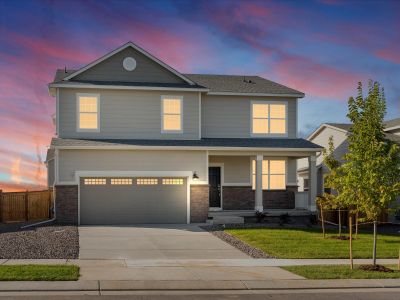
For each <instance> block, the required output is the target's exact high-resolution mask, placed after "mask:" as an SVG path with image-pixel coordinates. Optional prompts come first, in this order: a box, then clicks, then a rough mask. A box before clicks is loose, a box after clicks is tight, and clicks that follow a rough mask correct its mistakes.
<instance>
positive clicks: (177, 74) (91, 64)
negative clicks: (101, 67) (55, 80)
mask: <svg viewBox="0 0 400 300" xmlns="http://www.w3.org/2000/svg"><path fill="white" fill-rule="evenodd" d="M128 47H132V48H133V49H135V50H136V51H139V52H140V53H141V54H143V55H145V56H147V57H148V58H150V59H151V60H153V61H154V62H156V63H158V64H159V65H160V66H162V67H164V68H165V69H167V70H168V71H170V72H171V73H173V74H175V75H176V76H178V77H179V78H181V79H183V80H184V81H186V82H187V83H189V84H190V85H194V84H195V83H194V82H193V81H192V80H190V79H189V78H187V77H186V76H184V75H182V74H181V73H179V72H178V71H176V70H175V69H173V68H172V67H170V66H169V65H167V64H166V63H164V62H162V61H161V60H159V59H158V58H156V57H154V56H153V55H151V54H150V53H148V52H147V51H145V50H144V49H142V48H140V47H139V46H137V45H135V44H134V43H132V42H128V43H126V44H125V45H122V46H121V47H119V48H117V49H115V50H114V51H111V52H109V53H108V54H106V55H104V56H102V57H100V58H99V59H97V60H95V61H93V62H91V63H90V64H88V65H86V66H85V67H83V68H81V69H79V70H77V71H75V72H74V73H72V74H71V75H68V76H67V77H65V78H64V79H63V80H70V79H72V78H74V77H75V76H77V75H79V74H81V73H83V72H85V71H86V70H88V69H90V68H92V67H94V66H95V65H97V64H99V63H101V62H102V61H104V60H106V59H107V58H110V57H111V56H113V55H114V54H117V53H119V52H121V51H122V50H125V49H126V48H128Z"/></svg>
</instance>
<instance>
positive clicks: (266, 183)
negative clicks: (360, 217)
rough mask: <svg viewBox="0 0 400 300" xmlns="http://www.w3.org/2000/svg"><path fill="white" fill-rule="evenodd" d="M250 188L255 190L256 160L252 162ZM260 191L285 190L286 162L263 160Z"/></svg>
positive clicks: (282, 160) (281, 160)
mask: <svg viewBox="0 0 400 300" xmlns="http://www.w3.org/2000/svg"><path fill="white" fill-rule="evenodd" d="M252 187H253V190H254V189H255V188H256V160H253V161H252ZM262 189H263V190H284V189H286V161H285V160H284V159H264V160H263V161H262Z"/></svg>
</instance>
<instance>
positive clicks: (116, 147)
mask: <svg viewBox="0 0 400 300" xmlns="http://www.w3.org/2000/svg"><path fill="white" fill-rule="evenodd" d="M51 148H53V149H60V150H194V151H201V150H210V151H226V150H230V151H270V152H282V151H289V152H292V151H293V152H295V151H300V152H319V151H322V149H323V148H322V147H321V148H282V147H280V148H278V147H276V148H275V147H218V146H140V145H114V146H104V145H102V146H51Z"/></svg>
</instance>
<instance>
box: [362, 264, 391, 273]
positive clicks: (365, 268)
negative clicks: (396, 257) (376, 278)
mask: <svg viewBox="0 0 400 300" xmlns="http://www.w3.org/2000/svg"><path fill="white" fill-rule="evenodd" d="M359 268H360V269H361V270H363V271H372V272H383V273H393V272H394V271H393V270H392V269H389V268H387V267H385V266H382V265H375V266H374V265H361V266H359Z"/></svg>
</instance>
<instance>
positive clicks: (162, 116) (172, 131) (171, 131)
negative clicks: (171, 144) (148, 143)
mask: <svg viewBox="0 0 400 300" xmlns="http://www.w3.org/2000/svg"><path fill="white" fill-rule="evenodd" d="M165 99H174V100H179V101H180V103H181V104H180V108H181V111H180V115H181V129H180V130H164V100H165ZM161 133H167V134H168V133H180V134H182V133H183V96H173V95H162V96H161Z"/></svg>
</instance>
